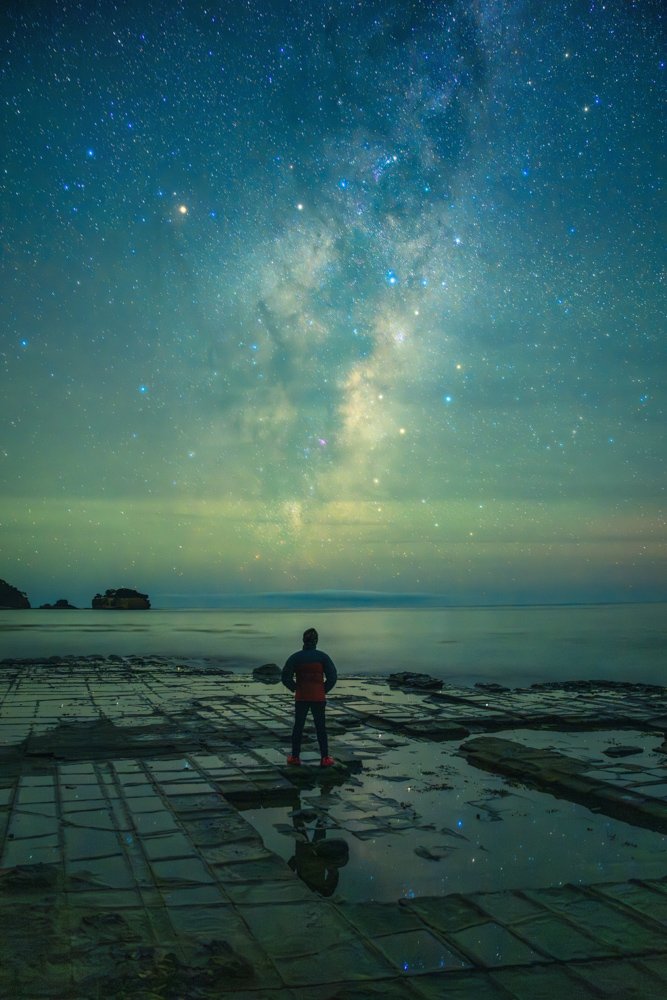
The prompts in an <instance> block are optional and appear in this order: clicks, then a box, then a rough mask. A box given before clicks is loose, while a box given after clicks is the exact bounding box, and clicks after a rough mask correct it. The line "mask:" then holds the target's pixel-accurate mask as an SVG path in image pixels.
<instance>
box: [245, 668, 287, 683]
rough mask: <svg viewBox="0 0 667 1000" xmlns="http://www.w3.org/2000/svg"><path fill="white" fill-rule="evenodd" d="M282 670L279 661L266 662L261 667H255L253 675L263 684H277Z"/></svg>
mask: <svg viewBox="0 0 667 1000" xmlns="http://www.w3.org/2000/svg"><path fill="white" fill-rule="evenodd" d="M281 674H282V671H281V669H280V667H279V666H278V664H277V663H265V664H264V665H263V666H261V667H255V669H254V670H253V672H252V676H253V678H254V679H255V680H256V681H261V682H262V684H277V683H278V682H279V681H280V677H281Z"/></svg>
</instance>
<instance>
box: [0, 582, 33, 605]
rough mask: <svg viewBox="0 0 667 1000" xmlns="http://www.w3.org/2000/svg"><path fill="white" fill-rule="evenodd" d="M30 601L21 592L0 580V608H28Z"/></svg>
mask: <svg viewBox="0 0 667 1000" xmlns="http://www.w3.org/2000/svg"><path fill="white" fill-rule="evenodd" d="M29 607H30V601H29V600H28V598H27V596H26V595H25V594H24V593H23V591H22V590H17V589H16V587H12V585H11V583H7V582H6V580H0V608H29Z"/></svg>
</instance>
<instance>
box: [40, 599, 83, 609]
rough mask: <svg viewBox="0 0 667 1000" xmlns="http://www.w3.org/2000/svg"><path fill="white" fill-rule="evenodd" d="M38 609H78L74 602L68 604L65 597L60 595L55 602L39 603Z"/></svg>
mask: <svg viewBox="0 0 667 1000" xmlns="http://www.w3.org/2000/svg"><path fill="white" fill-rule="evenodd" d="M39 610H40V611H78V608H77V607H76V605H75V604H70V602H69V601H68V600H67V598H66V597H61V598H60V599H59V600H57V601H56V603H55V604H40V606H39Z"/></svg>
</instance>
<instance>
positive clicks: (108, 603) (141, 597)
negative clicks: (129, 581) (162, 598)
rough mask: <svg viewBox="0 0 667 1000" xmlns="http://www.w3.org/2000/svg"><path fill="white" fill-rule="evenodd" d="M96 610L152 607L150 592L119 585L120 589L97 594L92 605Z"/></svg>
mask: <svg viewBox="0 0 667 1000" xmlns="http://www.w3.org/2000/svg"><path fill="white" fill-rule="evenodd" d="M91 606H92V607H93V608H94V609H95V610H96V611H99V610H112V611H141V610H145V609H147V608H150V606H151V602H150V601H149V600H148V594H140V593H139V591H138V590H131V589H130V588H129V587H119V588H118V590H105V591H104V594H103V595H102V594H95V596H94V597H93V600H92V605H91Z"/></svg>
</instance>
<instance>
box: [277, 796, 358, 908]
mask: <svg viewBox="0 0 667 1000" xmlns="http://www.w3.org/2000/svg"><path fill="white" fill-rule="evenodd" d="M292 822H293V824H294V829H295V830H296V832H297V837H296V840H295V846H294V856H293V857H291V858H290V859H289V862H288V864H289V866H290V868H291V869H292V871H295V872H296V873H297V875H298V876H299V878H300V879H301V880H302V882H305V883H306V885H307V886H308V888H309V889H312V890H313V891H314V892H317V893H319V894H320V896H331V895H332V894H333V893H334V892H335V890H336V886H337V885H338V873H339V869H341V868H344V867H345V865H346V864H347V863H348V861H349V860H350V852H349V848H348V846H347V842H346V841H345V840H339V839H335V840H334V839H331V840H327V839H326V836H327V832H326V823H325V820H324V818H323V817H322V816H318V818H317V821H316V823H315V829H314V830H313V835H312V839H311V838H309V837H308V829H307V827H306V821H305V818H304V816H303V813H302V811H301V810H296V811H295V813H294V814H293V815H292Z"/></svg>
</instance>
